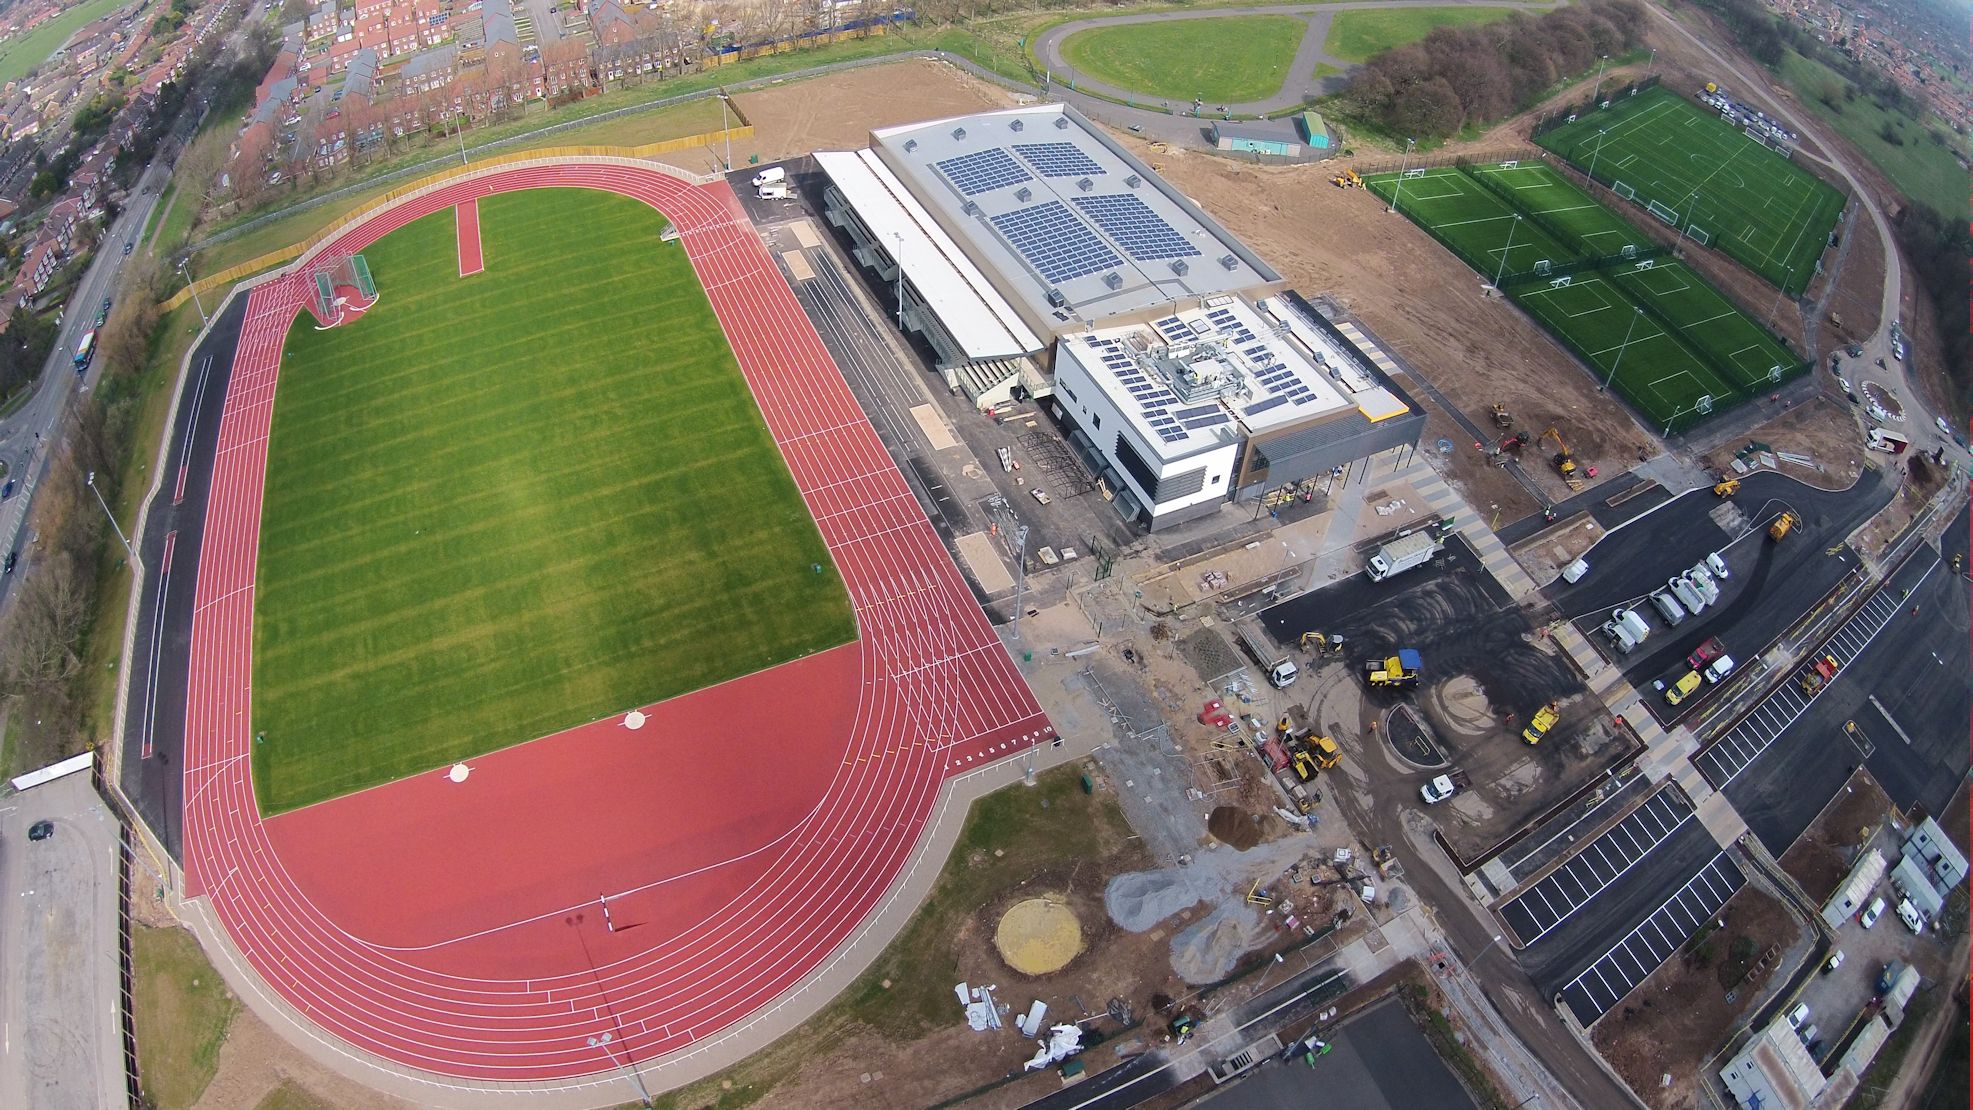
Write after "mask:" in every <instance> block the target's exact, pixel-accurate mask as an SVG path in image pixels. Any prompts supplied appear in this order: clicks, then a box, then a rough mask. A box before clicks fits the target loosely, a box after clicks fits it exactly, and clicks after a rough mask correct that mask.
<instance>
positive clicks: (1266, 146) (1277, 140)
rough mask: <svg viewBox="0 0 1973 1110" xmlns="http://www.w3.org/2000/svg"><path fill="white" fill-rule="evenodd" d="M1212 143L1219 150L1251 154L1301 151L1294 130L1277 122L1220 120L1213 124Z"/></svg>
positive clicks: (1296, 152) (1286, 153) (1289, 153)
mask: <svg viewBox="0 0 1973 1110" xmlns="http://www.w3.org/2000/svg"><path fill="white" fill-rule="evenodd" d="M1213 145H1214V146H1216V147H1218V148H1219V149H1221V150H1238V151H1245V152H1248V153H1251V154H1285V155H1291V156H1292V155H1296V154H1300V153H1301V152H1302V144H1301V143H1300V142H1299V141H1297V136H1296V135H1295V132H1294V130H1293V129H1292V128H1289V127H1285V126H1283V125H1282V124H1279V123H1264V124H1242V123H1231V122H1228V121H1224V120H1222V121H1220V122H1218V123H1215V124H1213Z"/></svg>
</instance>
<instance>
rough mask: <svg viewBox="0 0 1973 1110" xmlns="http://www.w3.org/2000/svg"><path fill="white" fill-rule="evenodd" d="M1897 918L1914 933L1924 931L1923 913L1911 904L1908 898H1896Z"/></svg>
mask: <svg viewBox="0 0 1973 1110" xmlns="http://www.w3.org/2000/svg"><path fill="white" fill-rule="evenodd" d="M1898 920H1899V921H1902V922H1904V927H1905V928H1907V929H1910V930H1911V931H1912V932H1914V933H1923V932H1924V931H1925V915H1924V914H1922V913H1919V912H1918V907H1917V906H1914V905H1912V904H1911V899H1909V898H1900V899H1898Z"/></svg>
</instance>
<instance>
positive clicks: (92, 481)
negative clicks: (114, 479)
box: [88, 470, 137, 567]
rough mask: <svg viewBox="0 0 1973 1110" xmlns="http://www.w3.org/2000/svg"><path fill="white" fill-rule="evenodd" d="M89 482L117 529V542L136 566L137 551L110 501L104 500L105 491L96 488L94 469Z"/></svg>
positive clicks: (111, 523)
mask: <svg viewBox="0 0 1973 1110" xmlns="http://www.w3.org/2000/svg"><path fill="white" fill-rule="evenodd" d="M88 484H89V492H91V493H93V494H95V495H96V504H98V505H101V506H102V507H103V515H104V516H106V517H109V518H110V527H111V528H114V529H116V538H117V542H119V543H121V544H123V550H124V553H125V554H127V555H129V556H130V562H129V563H128V564H127V565H129V566H132V567H134V566H136V565H137V551H136V549H135V548H132V547H131V546H130V540H129V539H128V538H126V537H125V536H124V534H123V525H121V524H118V523H117V522H116V514H115V513H113V512H111V511H110V503H109V502H107V501H105V500H103V491H102V490H99V489H97V488H96V472H95V471H93V470H92V471H90V472H89V478H88Z"/></svg>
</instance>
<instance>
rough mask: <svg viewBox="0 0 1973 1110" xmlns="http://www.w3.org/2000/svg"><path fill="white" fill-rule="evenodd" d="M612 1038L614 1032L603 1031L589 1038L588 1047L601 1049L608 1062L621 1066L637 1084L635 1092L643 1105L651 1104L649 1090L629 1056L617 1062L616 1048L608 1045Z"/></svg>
mask: <svg viewBox="0 0 1973 1110" xmlns="http://www.w3.org/2000/svg"><path fill="white" fill-rule="evenodd" d="M614 1040H616V1034H615V1033H605V1034H603V1035H602V1036H600V1037H591V1038H589V1047H591V1048H599V1049H602V1050H603V1054H604V1055H605V1056H608V1057H609V1058H610V1063H612V1064H615V1065H617V1066H618V1067H620V1068H622V1069H623V1070H624V1071H625V1072H627V1073H629V1075H630V1081H631V1082H632V1083H635V1084H637V1093H638V1095H640V1096H642V1098H643V1100H644V1101H643V1105H645V1106H649V1105H651V1092H650V1091H648V1090H646V1089H645V1087H644V1077H643V1076H641V1075H639V1074H637V1069H636V1068H633V1067H631V1066H630V1057H629V1056H625V1057H624V1058H623V1060H622V1062H619V1061H618V1060H617V1053H616V1050H615V1049H613V1048H611V1047H610V1042H611V1041H614Z"/></svg>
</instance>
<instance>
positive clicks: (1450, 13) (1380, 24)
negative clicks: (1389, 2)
mask: <svg viewBox="0 0 1973 1110" xmlns="http://www.w3.org/2000/svg"><path fill="white" fill-rule="evenodd" d="M1514 11H1515V9H1513V8H1480V7H1450V8H1390V9H1377V8H1365V9H1361V10H1352V11H1342V12H1337V13H1336V14H1335V16H1334V17H1333V18H1332V20H1331V22H1330V24H1329V38H1328V41H1327V42H1325V43H1324V44H1323V48H1322V52H1323V53H1324V54H1328V55H1330V56H1332V57H1336V58H1341V59H1343V60H1344V61H1346V62H1355V63H1358V64H1362V63H1364V62H1367V61H1369V60H1370V59H1372V58H1374V57H1376V56H1377V55H1379V54H1382V53H1383V52H1384V51H1386V50H1393V49H1396V48H1397V47H1400V46H1404V45H1405V44H1407V43H1413V42H1417V41H1418V40H1420V39H1422V38H1424V37H1425V36H1426V35H1429V34H1431V33H1432V31H1433V30H1434V29H1435V28H1439V27H1470V26H1474V25H1477V24H1481V23H1493V22H1496V21H1498V20H1502V19H1506V18H1507V17H1508V16H1510V15H1512V14H1514ZM1318 76H1320V74H1318Z"/></svg>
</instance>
